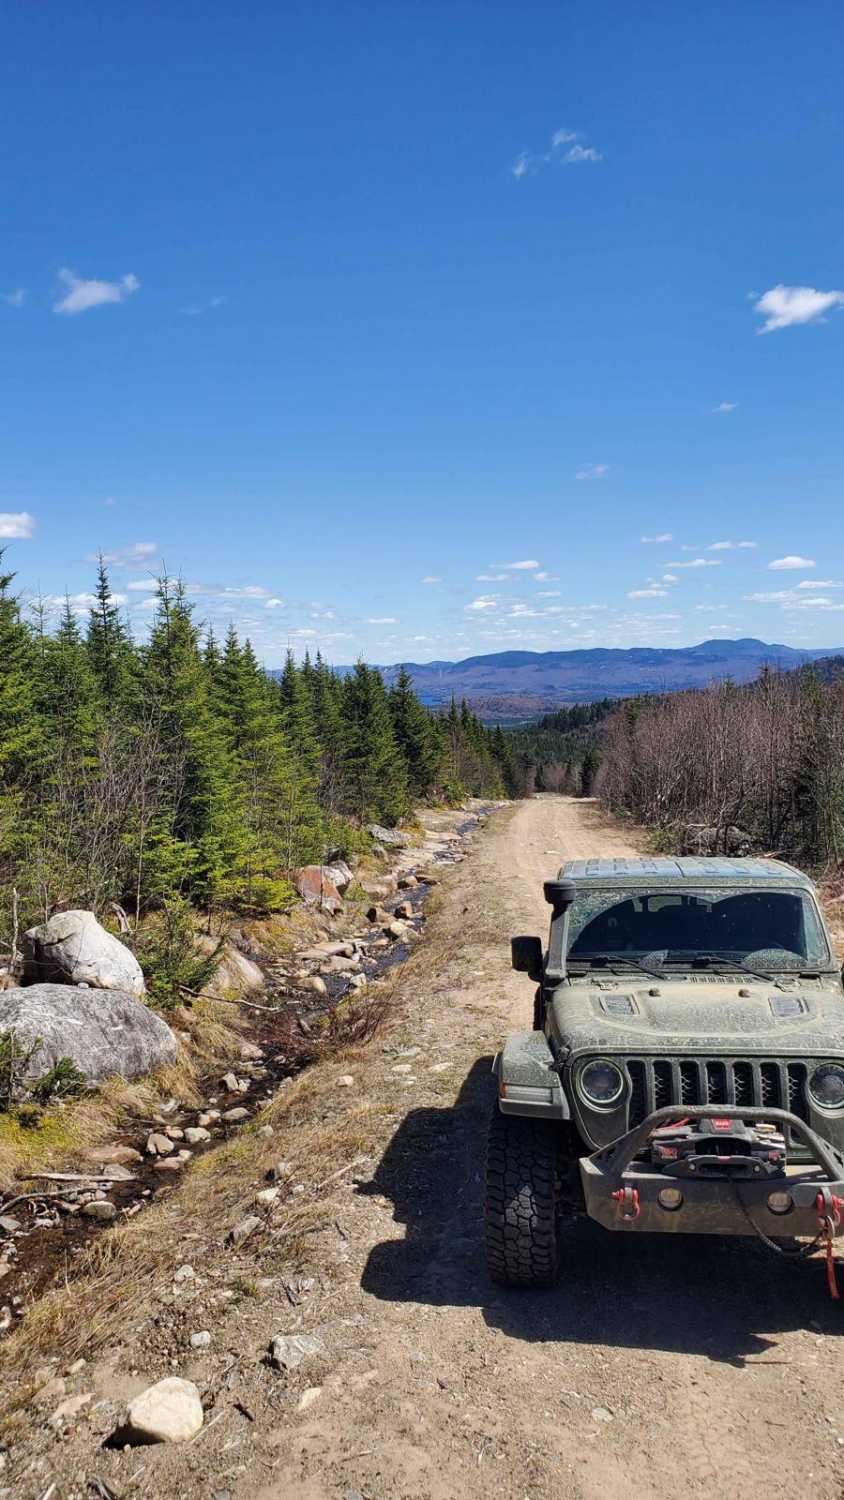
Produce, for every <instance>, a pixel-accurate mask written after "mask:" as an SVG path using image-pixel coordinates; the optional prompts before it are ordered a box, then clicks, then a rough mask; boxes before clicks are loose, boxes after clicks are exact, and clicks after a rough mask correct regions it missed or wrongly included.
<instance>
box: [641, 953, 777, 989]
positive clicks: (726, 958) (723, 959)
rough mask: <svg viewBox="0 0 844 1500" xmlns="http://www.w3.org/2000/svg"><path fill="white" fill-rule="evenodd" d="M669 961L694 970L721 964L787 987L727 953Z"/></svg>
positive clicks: (695, 954)
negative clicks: (700, 965) (699, 967)
mask: <svg viewBox="0 0 844 1500" xmlns="http://www.w3.org/2000/svg"><path fill="white" fill-rule="evenodd" d="M668 961H669V962H673V963H684V964H685V963H689V964H690V965H691V967H692V968H694V966H695V964H706V966H707V968H708V967H709V966H710V965H715V964H720V965H721V966H722V967H726V968H729V969H739V970H740V971H741V973H742V974H752V975H753V977H754V979H762V980H764V981H765V983H766V984H775V985H776V986H777V989H780V990H782V989H785V985H784V984H781V983H780V981H779V980H778V979H777V976H776V974H766V973H765V970H764V969H754V968H753V967H752V965H751V964H746V963H745V962H744V960H743V959H741V958H733V957H732V956H731V955H730V954H727V953H692V954H690V955H689V956H688V958H687V957H683V958H682V959H679V958H678V959H673V960H672V959H670V957H669V960H668Z"/></svg>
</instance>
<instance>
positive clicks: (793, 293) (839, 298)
mask: <svg viewBox="0 0 844 1500" xmlns="http://www.w3.org/2000/svg"><path fill="white" fill-rule="evenodd" d="M834 307H844V292H836V291H833V292H819V291H816V290H815V288H814V287H813V286H783V285H782V282H780V284H779V285H778V286H774V287H771V289H770V291H768V292H763V294H762V296H761V297H760V298H759V301H758V302H757V303H756V307H755V311H756V312H758V313H759V314H760V315H761V316H762V317H764V319H765V322H764V323H763V324H762V327H761V328H757V330H756V332H757V333H774V332H776V330H777V329H778V328H792V327H794V326H795V325H796V324H798V323H817V322H818V321H821V320H823V315H824V313H827V312H830V311H831V310H832V308H834Z"/></svg>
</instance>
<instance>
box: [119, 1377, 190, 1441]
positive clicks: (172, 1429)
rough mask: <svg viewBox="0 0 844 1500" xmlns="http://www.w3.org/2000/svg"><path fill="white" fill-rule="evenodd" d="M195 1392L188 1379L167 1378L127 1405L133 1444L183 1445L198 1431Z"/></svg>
mask: <svg viewBox="0 0 844 1500" xmlns="http://www.w3.org/2000/svg"><path fill="white" fill-rule="evenodd" d="M203 1421H204V1415H203V1411H202V1402H201V1401H200V1399H199V1391H198V1390H197V1388H196V1386H195V1385H194V1384H193V1382H192V1381H190V1380H181V1379H180V1378H179V1377H178V1376H177V1375H170V1376H168V1377H167V1378H166V1379H165V1380H159V1381H158V1382H157V1384H156V1385H151V1386H149V1387H148V1388H147V1390H145V1391H143V1392H142V1393H141V1395H140V1396H136V1397H135V1399H134V1401H130V1402H129V1416H128V1426H129V1431H130V1433H131V1436H132V1437H133V1438H134V1440H135V1442H140V1443H184V1442H187V1441H189V1439H190V1438H192V1437H196V1434H197V1433H198V1432H199V1431H200V1430H201V1428H202V1423H203Z"/></svg>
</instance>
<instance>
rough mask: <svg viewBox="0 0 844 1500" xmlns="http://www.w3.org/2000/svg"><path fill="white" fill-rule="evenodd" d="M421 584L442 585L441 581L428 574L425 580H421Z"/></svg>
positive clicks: (432, 574) (434, 575) (433, 574)
mask: <svg viewBox="0 0 844 1500" xmlns="http://www.w3.org/2000/svg"><path fill="white" fill-rule="evenodd" d="M422 582H423V583H442V579H441V578H438V577H437V575H436V574H435V573H429V574H428V575H427V577H426V578H423V579H422Z"/></svg>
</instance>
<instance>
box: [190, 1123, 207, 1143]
mask: <svg viewBox="0 0 844 1500" xmlns="http://www.w3.org/2000/svg"><path fill="white" fill-rule="evenodd" d="M210 1139H211V1131H210V1130H206V1129H205V1127H204V1126H203V1125H190V1126H188V1129H187V1130H186V1131H185V1140H186V1141H187V1143H188V1145H189V1146H199V1145H201V1143H202V1142H203V1141H210Z"/></svg>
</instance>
